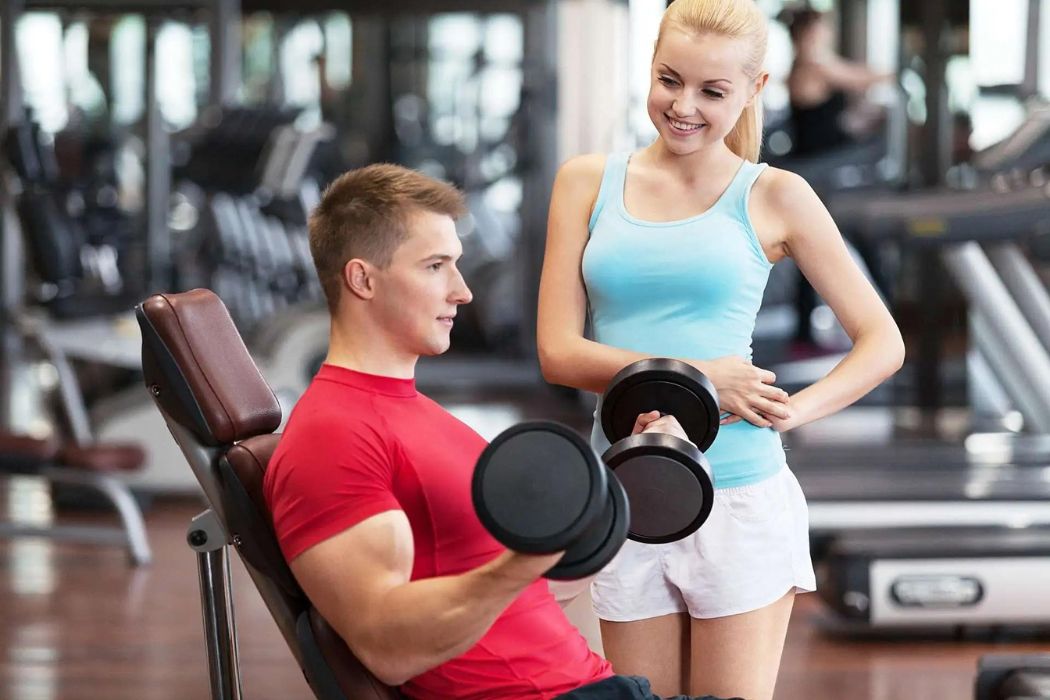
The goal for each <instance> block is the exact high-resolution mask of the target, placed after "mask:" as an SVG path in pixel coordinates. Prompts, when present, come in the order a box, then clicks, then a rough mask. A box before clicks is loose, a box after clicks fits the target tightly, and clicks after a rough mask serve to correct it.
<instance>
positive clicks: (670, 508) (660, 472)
mask: <svg viewBox="0 0 1050 700" xmlns="http://www.w3.org/2000/svg"><path fill="white" fill-rule="evenodd" d="M602 460H603V461H604V462H605V463H606V464H607V465H608V466H609V468H610V469H612V470H613V473H614V474H615V476H616V479H617V480H618V481H619V482H620V483H621V484H623V488H624V490H625V491H626V492H627V497H628V500H629V502H630V508H631V514H630V515H631V517H630V530H629V532H628V533H627V537H628V538H629V539H632V540H634V541H636V542H645V543H647V544H666V543H667V542H676V541H678V540H680V539H682V538H683V537H686V536H688V535H691V534H692V533H694V532H696V531H697V530H698V529H699V528H700V526H701V525H703V524H704V522H705V521H706V520H707V516H708V515H710V513H711V506H712V503H713V502H714V484H713V482H712V481H711V476H710V472H711V468H710V466H709V465H708V464H707V460H706V459H705V458H704V455H703V454H702V453H701V452H700V451H699V450H697V449H696V447H695V446H693V444H692V443H689V442H686V441H685V440H682V439H681V438H679V437H676V436H674V435H668V434H667V433H639V434H638V435H631V436H628V437H626V438H623V439H622V440H618V441H617V442H616V443H615V444H614V445H613V446H612V447H610V448H609V449H608V450H606V451H605V454H604V455H602Z"/></svg>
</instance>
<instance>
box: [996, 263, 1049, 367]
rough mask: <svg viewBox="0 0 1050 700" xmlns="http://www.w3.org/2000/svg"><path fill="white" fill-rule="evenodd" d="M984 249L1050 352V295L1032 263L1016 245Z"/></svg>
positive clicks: (1027, 319)
mask: <svg viewBox="0 0 1050 700" xmlns="http://www.w3.org/2000/svg"><path fill="white" fill-rule="evenodd" d="M985 250H986V251H987V253H988V259H989V260H991V261H992V265H993V266H995V269H996V271H997V272H998V273H999V277H1000V278H1001V279H1002V280H1003V283H1004V284H1005V285H1006V288H1007V289H1009V290H1010V294H1012V295H1013V298H1014V301H1015V302H1017V306H1018V308H1020V309H1021V313H1022V314H1024V317H1025V320H1026V321H1028V325H1030V326H1031V327H1032V330H1034V331H1035V334H1036V335H1037V336H1038V337H1039V340H1040V341H1042V343H1043V347H1044V348H1047V349H1048V351H1050V294H1048V293H1047V291H1046V287H1045V286H1044V285H1043V281H1042V280H1041V279H1039V275H1038V274H1037V273H1036V271H1035V268H1033V267H1032V263H1030V262H1029V261H1028V258H1027V257H1025V254H1024V253H1023V252H1021V248H1020V247H1018V245H1017V244H1016V243H1003V244H1000V245H995V246H988V247H986V248H985Z"/></svg>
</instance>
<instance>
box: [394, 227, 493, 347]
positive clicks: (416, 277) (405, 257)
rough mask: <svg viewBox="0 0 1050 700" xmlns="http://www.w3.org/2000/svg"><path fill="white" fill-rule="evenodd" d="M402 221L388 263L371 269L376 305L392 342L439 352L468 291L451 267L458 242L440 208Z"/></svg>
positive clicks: (459, 248) (446, 342)
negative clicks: (404, 231)
mask: <svg viewBox="0 0 1050 700" xmlns="http://www.w3.org/2000/svg"><path fill="white" fill-rule="evenodd" d="M406 226H407V228H408V232H409V233H408V238H407V239H406V240H405V241H403V242H402V243H401V245H400V246H398V248H397V250H396V251H394V256H393V259H392V260H391V262H390V265H388V266H387V267H386V269H382V270H380V269H376V270H375V271H374V275H375V277H374V278H375V283H376V287H375V296H374V297H373V301H374V303H375V311H376V313H377V314H378V319H379V320H380V322H381V324H382V326H383V327H384V328H386V329H387V331H388V333H389V335H390V337H391V339H392V340H393V344H394V346H395V347H400V348H402V349H404V350H405V351H406V352H407V353H409V354H413V355H418V356H427V355H439V354H441V353H443V352H445V351H446V350H448V348H449V342H450V341H449V334H450V333H451V331H452V323H453V319H454V318H455V316H456V308H457V307H458V306H459V305H460V304H467V303H470V300H471V298H472V296H473V295H472V294H471V292H470V289H468V288H467V285H466V282H464V281H463V276H462V275H460V273H459V269H458V268H457V267H456V262H457V261H458V260H459V258H460V256H461V255H462V254H463V246H462V245H461V244H460V242H459V236H458V235H456V227H455V223H454V222H453V221H452V219H451V218H450V217H448V216H446V215H444V214H436V213H433V212H428V211H418V212H414V213H412V214H411V215H410V216H409V218H408V221H407V222H406Z"/></svg>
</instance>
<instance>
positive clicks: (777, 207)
mask: <svg viewBox="0 0 1050 700" xmlns="http://www.w3.org/2000/svg"><path fill="white" fill-rule="evenodd" d="M750 200H751V207H750V209H751V213H752V218H753V219H755V218H757V219H759V220H760V221H761V222H762V223H763V226H764V227H765V228H767V229H770V230H773V229H777V230H780V231H782V232H787V231H792V230H798V229H800V228H805V224H806V222H807V221H808V220H809V219H810V218H811V216H812V214H813V212H814V210H815V209H816V208H823V204H822V203H821V201H820V198H819V197H818V196H817V194H816V192H814V191H813V188H812V187H810V185H809V183H808V182H806V180H805V178H803V177H802V176H801V175H798V174H797V173H793V172H791V171H790V170H784V169H783V168H775V167H773V166H768V167H766V168H764V169H763V171H762V172H761V173H760V174H759V176H758V179H757V180H755V184H754V186H753V188H752V190H751V198H750Z"/></svg>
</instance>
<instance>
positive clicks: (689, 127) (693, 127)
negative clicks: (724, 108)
mask: <svg viewBox="0 0 1050 700" xmlns="http://www.w3.org/2000/svg"><path fill="white" fill-rule="evenodd" d="M667 120H668V121H669V122H671V126H673V127H674V128H676V129H679V130H681V131H697V130H699V129H700V127H701V126H703V124H687V123H686V122H680V121H678V120H677V119H671V118H670V117H668V118H667Z"/></svg>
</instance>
